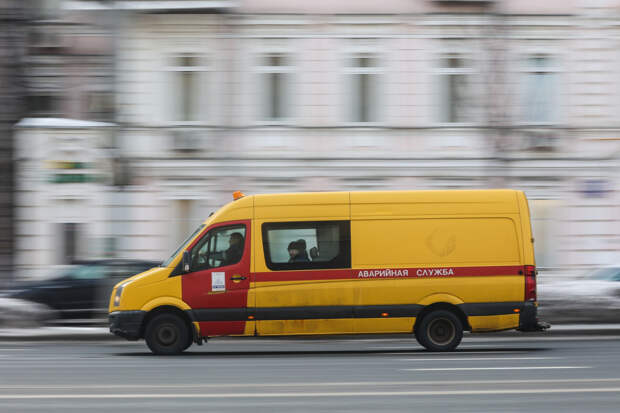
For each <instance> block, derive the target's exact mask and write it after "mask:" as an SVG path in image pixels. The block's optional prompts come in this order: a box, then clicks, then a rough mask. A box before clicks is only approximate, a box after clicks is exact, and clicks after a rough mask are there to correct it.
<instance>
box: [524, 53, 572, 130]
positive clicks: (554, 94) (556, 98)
mask: <svg viewBox="0 0 620 413" xmlns="http://www.w3.org/2000/svg"><path fill="white" fill-rule="evenodd" d="M538 58H544V59H547V62H548V64H547V65H546V66H544V67H543V66H536V65H533V64H531V62H530V60H531V59H538ZM560 65H561V61H560V56H559V54H558V53H555V52H552V51H540V50H537V51H536V50H535V51H531V52H527V53H523V54H522V55H521V56H520V66H519V71H520V78H521V79H520V81H519V86H520V89H521V90H522V92H521V94H520V96H519V97H518V98H519V102H518V113H517V117H518V123H519V125H522V126H553V125H557V124H559V123H560V118H561V108H562V96H561V87H562V85H561V79H560V74H561V69H560V67H561V66H560ZM538 74H546V75H548V76H549V79H550V80H547V84H546V86H545V87H547V88H550V89H551V92H550V93H548V94H547V95H546V98H547V99H548V101H549V102H548V103H547V105H548V107H547V108H546V110H547V111H548V113H547V117H548V118H547V119H543V120H540V119H536V120H534V119H532V118H531V117H530V114H531V113H530V110H531V107H532V106H533V105H532V101H531V98H532V96H533V95H531V94H530V92H531V91H532V88H531V87H530V82H532V81H533V79H534V77H533V76H536V75H538ZM536 95H537V93H536Z"/></svg>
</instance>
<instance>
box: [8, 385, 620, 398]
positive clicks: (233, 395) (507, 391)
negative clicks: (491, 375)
mask: <svg viewBox="0 0 620 413" xmlns="http://www.w3.org/2000/svg"><path fill="white" fill-rule="evenodd" d="M617 392H620V387H600V388H575V389H503V390H497V389H480V390H420V391H365V392H348V391H347V392H311V393H308V392H299V393H217V394H188V393H185V394H178V393H169V394H165V393H163V394H162V393H160V394H157V393H155V394H152V393H131V394H123V393H119V394H20V395H0V400H19V399H229V398H230V399H240V398H260V399H264V398H291V397H301V398H305V397H363V396H372V397H375V396H458V395H483V394H495V395H497V394H553V393H617Z"/></svg>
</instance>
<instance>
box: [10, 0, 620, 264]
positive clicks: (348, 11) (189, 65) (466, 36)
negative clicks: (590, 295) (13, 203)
mask: <svg viewBox="0 0 620 413" xmlns="http://www.w3.org/2000/svg"><path fill="white" fill-rule="evenodd" d="M59 7H60V8H59V10H60V11H59V13H60V16H62V19H61V20H62V21H59V22H58V24H56V25H54V26H53V28H54V30H57V31H60V32H62V37H63V38H64V39H73V41H71V42H69V43H68V44H69V47H67V48H64V49H63V52H62V55H61V56H62V57H61V58H59V59H58V61H59V67H58V70H62V71H63V73H67V75H66V76H64V77H62V80H60V79H59V80H60V83H59V85H60V86H59V87H58V91H59V95H61V98H62V100H63V101H64V102H65V103H64V106H62V108H63V109H62V110H60V111H58V112H54V111H52V112H50V113H47V114H46V113H36V112H31V113H32V115H31V118H28V119H24V120H22V121H21V122H20V123H19V124H18V125H17V131H18V137H17V140H16V145H17V146H16V152H17V159H18V163H17V165H18V174H19V176H18V179H17V185H18V193H17V198H18V207H17V210H18V221H17V228H18V229H19V232H18V237H17V255H16V258H17V263H18V267H19V268H20V270H22V271H23V272H27V271H31V270H35V269H37V268H42V267H44V266H47V265H52V264H59V263H64V262H68V261H70V260H71V259H74V258H85V257H92V256H102V255H110V254H111V255H118V256H124V257H136V258H148V259H159V258H161V259H163V258H165V256H166V255H167V253H168V252H169V251H170V250H171V249H172V248H173V247H174V246H175V244H177V243H178V242H180V241H181V240H182V239H183V238H184V237H185V235H187V234H188V233H189V232H190V231H191V230H192V229H193V227H195V226H196V225H198V223H199V222H201V221H202V220H204V219H205V218H206V217H207V216H208V214H209V213H210V212H211V211H213V210H215V209H217V208H218V207H219V206H221V205H222V204H224V203H226V202H228V201H229V200H231V199H232V198H231V194H232V192H233V191H234V190H238V189H240V190H243V191H245V192H246V193H263V192H283V191H287V192H292V191H325V190H382V189H459V188H463V189H465V188H488V187H510V188H517V189H522V190H524V191H525V192H526V193H527V195H528V197H529V199H530V201H531V208H532V213H533V217H534V227H535V236H536V238H537V240H536V249H537V254H538V256H537V259H538V265H539V266H548V267H557V266H573V267H574V266H593V265H603V264H607V263H611V262H617V258H618V252H619V251H620V219H618V217H619V216H620V214H618V212H620V202H619V201H620V199H619V197H618V188H619V185H620V182H618V177H619V170H618V167H619V166H620V165H619V163H618V149H619V148H620V146H619V143H620V116H619V115H620V77H618V72H619V69H620V53H618V50H620V47H619V46H620V0H597V1H585V0H583V1H580V0H574V1H568V2H567V1H560V0H551V1H545V2H540V1H533V0H505V1H503V0H496V1H492V0H487V1H482V0H481V1H454V0H453V1H441V0H385V1H382V2H376V1H373V0H357V1H354V0H351V1H340V2H333V1H326V0H317V1H314V2H301V1H290V0H238V1H234V0H230V1H226V0H221V1H164V2H162V1H146V0H142V1H115V2H100V1H87V0H84V1H64V2H60V3H59ZM42 26H44V25H39V27H42ZM50 30H52V29H51V28H50ZM82 37H83V40H82ZM76 39H80V40H76ZM54 72H55V73H56V69H55V70H54ZM31 78H32V79H31V82H32V83H36V82H35V80H36V79H40V80H41V81H42V82H41V84H40V85H41V87H43V86H44V85H48V84H50V83H51V81H48V80H46V79H44V75H43V74H41V75H40V76H37V75H36V74H35V75H33V76H31ZM52 94H53V93H52ZM40 95H43V93H42V92H41V94H40ZM91 95H92V96H96V97H94V98H89V97H88V96H91ZM89 99H91V100H92V101H94V102H100V103H99V105H97V104H93V107H106V108H107V109H102V110H101V111H97V110H95V111H90V110H88V108H90V107H91V104H90V103H88V102H90V100H89ZM112 99H113V104H112V103H101V102H110V100H112ZM101 113H104V115H101ZM40 116H47V117H49V116H59V117H63V118H64V119H41V118H40ZM66 118H69V119H66ZM33 148H36V150H33Z"/></svg>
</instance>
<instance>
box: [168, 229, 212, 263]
mask: <svg viewBox="0 0 620 413" xmlns="http://www.w3.org/2000/svg"><path fill="white" fill-rule="evenodd" d="M204 227H205V226H204V224H201V225H200V226H199V227H198V228H196V231H194V232H192V234H191V235H190V236H189V237H187V238H186V239H185V241H183V242H182V243H181V245H179V248H177V249H176V251H174V252H173V253H172V255H171V256H170V257H169V258H168V259H167V260H166V261H164V262H163V263H162V264H161V266H162V267H167V266H169V265H170V263H171V262H172V260H174V257H176V256H177V255H178V254H179V252H180V251H181V250H182V249H183V248H184V247H185V246H186V245H187V243H188V242H189V241H190V240H192V239H193V238H194V237H195V236H196V235H197V234H198V233H199V232H200V231H202V229H203V228H204Z"/></svg>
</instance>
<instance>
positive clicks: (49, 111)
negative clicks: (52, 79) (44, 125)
mask: <svg viewBox="0 0 620 413" xmlns="http://www.w3.org/2000/svg"><path fill="white" fill-rule="evenodd" d="M26 105H27V106H28V113H29V116H33V117H54V116H58V115H59V114H60V107H59V106H60V104H59V99H58V96H56V95H52V94H44V93H41V94H33V95H30V96H28V97H27V98H26Z"/></svg>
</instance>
